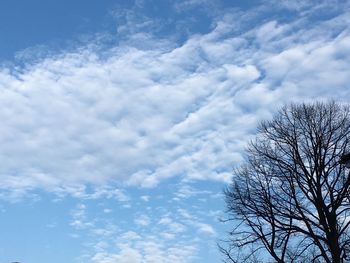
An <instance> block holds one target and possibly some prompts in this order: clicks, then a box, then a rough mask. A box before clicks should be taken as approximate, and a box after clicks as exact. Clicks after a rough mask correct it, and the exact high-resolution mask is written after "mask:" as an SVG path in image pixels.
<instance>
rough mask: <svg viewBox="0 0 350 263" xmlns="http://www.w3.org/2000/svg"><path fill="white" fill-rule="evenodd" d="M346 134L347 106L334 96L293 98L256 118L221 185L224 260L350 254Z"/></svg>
mask: <svg viewBox="0 0 350 263" xmlns="http://www.w3.org/2000/svg"><path fill="white" fill-rule="evenodd" d="M349 138H350V109H349V106H348V105H341V104H337V103H335V102H329V103H314V104H300V105H299V104H292V105H289V106H286V107H284V108H282V109H281V110H280V111H279V113H278V114H277V115H276V116H275V117H274V118H273V120H271V121H265V122H262V123H261V124H260V126H259V129H258V135H257V137H256V139H255V140H254V141H253V142H251V143H250V145H249V146H248V149H247V157H246V160H245V162H244V164H243V165H242V166H241V167H240V168H239V169H237V170H236V171H235V172H234V178H233V182H232V184H231V185H230V186H229V187H228V188H227V189H226V190H225V197H226V203H227V213H228V218H227V221H228V222H230V223H231V224H232V225H233V228H232V231H231V232H230V233H229V238H228V239H227V240H225V241H224V242H223V243H221V244H220V246H219V247H220V250H221V252H222V253H223V254H224V256H225V260H226V262H271V261H273V262H280V263H282V262H328V263H331V262H333V263H340V262H345V261H347V260H350V255H349V253H350V235H349V234H350V233H349V225H350V217H349V214H350V202H349V201H350V200H349V199H350V196H349V188H350V174H349V169H348V168H346V167H345V165H343V164H345V163H346V162H347V161H348V160H347V158H348V157H349V155H347V153H348V152H349V150H350V149H349ZM341 156H343V157H342V159H340V158H341ZM347 156H348V157H347ZM339 161H340V163H339Z"/></svg>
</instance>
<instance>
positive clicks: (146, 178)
mask: <svg viewBox="0 0 350 263" xmlns="http://www.w3.org/2000/svg"><path fill="white" fill-rule="evenodd" d="M349 68H350V3H349V2H348V1H341V0H303V1H302V0H293V1H292V0H278V1H277V0H264V1H260V0H251V1H246V0H244V1H243V0H230V1H228V0H227V1H225V0H178V1H171V0H128V1H126V0H123V1H118V0H114V1H112V0H99V1H97V0H69V1H68V0H30V1H27V0H2V1H1V3H0V105H1V110H0V121H1V125H0V160H1V166H0V222H1V224H0V233H1V236H0V263H7V262H13V261H19V262H21V263H44V262H50V263H62V262H64V263H199V262H201V263H215V262H221V259H222V256H221V255H220V253H219V252H218V249H217V243H218V242H220V240H222V239H225V237H226V233H227V231H228V230H229V229H230V224H228V223H226V224H225V223H223V222H221V221H222V219H225V202H224V197H223V189H224V188H225V187H227V186H228V185H229V183H230V181H231V178H232V171H233V169H234V168H235V167H238V166H239V165H240V164H241V163H242V162H243V161H244V151H245V147H246V145H247V143H248V142H249V141H250V140H252V139H253V138H254V135H255V133H256V127H257V124H258V123H259V122H260V121H261V120H265V119H269V118H272V117H273V116H274V114H275V113H276V111H277V110H278V109H279V108H280V107H281V106H283V105H284V104H286V103H291V102H312V101H316V100H330V99H332V100H336V101H339V102H345V103H348V102H349V98H350V96H349V95H350V88H349V83H350V74H349Z"/></svg>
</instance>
